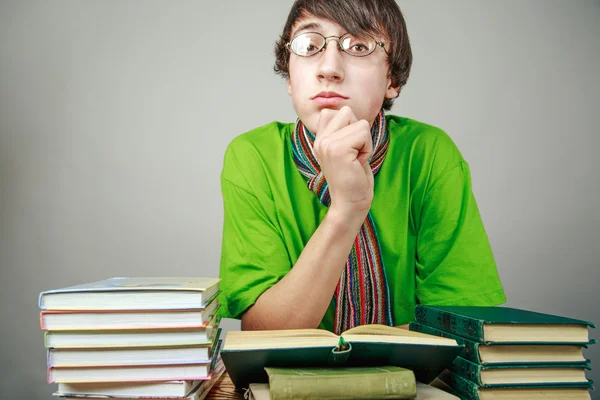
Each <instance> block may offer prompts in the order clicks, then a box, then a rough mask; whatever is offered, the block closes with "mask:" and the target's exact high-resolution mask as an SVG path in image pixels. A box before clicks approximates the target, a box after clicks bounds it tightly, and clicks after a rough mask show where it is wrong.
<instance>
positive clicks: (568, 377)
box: [448, 357, 591, 387]
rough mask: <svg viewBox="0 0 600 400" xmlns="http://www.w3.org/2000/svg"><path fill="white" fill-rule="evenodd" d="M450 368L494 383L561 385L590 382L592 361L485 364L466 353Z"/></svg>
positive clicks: (478, 380) (475, 379)
mask: <svg viewBox="0 0 600 400" xmlns="http://www.w3.org/2000/svg"><path fill="white" fill-rule="evenodd" d="M448 369H449V370H450V371H452V372H453V373H455V374H456V375H459V376H461V377H463V378H466V379H468V380H470V381H471V382H474V383H476V384H478V385H479V386H484V387H486V386H490V385H557V384H569V385H570V384H587V382H588V380H587V378H586V377H585V371H586V370H589V369H591V368H590V366H589V365H588V364H583V365H581V364H573V365H553V364H535V365H530V364H513V365H481V364H475V363H474V362H471V361H469V360H466V359H464V358H462V357H456V358H455V359H454V361H453V362H452V366H451V367H450V368H448Z"/></svg>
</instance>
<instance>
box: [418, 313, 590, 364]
mask: <svg viewBox="0 0 600 400" xmlns="http://www.w3.org/2000/svg"><path fill="white" fill-rule="evenodd" d="M409 329H410V330H411V331H415V332H421V333H426V334H428V335H435V336H441V337H447V338H450V339H454V340H456V342H457V343H458V344H461V345H463V346H465V348H464V349H463V351H462V352H461V353H460V354H459V355H460V356H461V357H463V358H466V359H467V360H469V361H472V362H474V363H477V364H486V365H492V364H519V363H523V364H525V363H526V364H530V365H532V364H553V365H554V364H556V365H560V364H569V365H570V364H585V363H586V362H587V361H588V360H586V359H585V358H583V356H582V359H581V360H580V361H568V362H566V361H538V362H532V361H521V362H519V361H514V360H513V361H504V362H500V361H498V362H485V361H484V359H483V358H482V355H481V352H482V351H485V350H486V348H490V347H495V348H496V349H502V348H510V349H511V350H510V351H512V352H514V351H515V348H518V347H523V348H527V347H530V346H542V347H547V348H548V351H549V352H552V351H553V349H557V348H559V346H577V347H581V348H587V345H590V344H594V343H596V341H595V340H590V341H589V342H588V343H586V344H576V345H573V344H572V343H556V342H552V343H548V342H539V343H537V342H534V343H531V342H526V343H512V342H509V343H506V342H493V343H480V342H477V341H474V340H469V339H466V338H464V337H462V336H459V335H456V334H453V333H449V332H445V331H443V330H441V329H437V328H432V327H431V326H427V325H423V324H422V323H420V322H411V323H410V324H409ZM497 351H503V350H497Z"/></svg>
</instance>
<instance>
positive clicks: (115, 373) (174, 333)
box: [39, 278, 224, 400]
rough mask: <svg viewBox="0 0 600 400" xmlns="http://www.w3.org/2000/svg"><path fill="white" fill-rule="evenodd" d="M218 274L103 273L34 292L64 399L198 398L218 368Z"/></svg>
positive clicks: (51, 370) (51, 373) (52, 375)
mask: <svg viewBox="0 0 600 400" xmlns="http://www.w3.org/2000/svg"><path fill="white" fill-rule="evenodd" d="M218 293H219V280H218V279H217V278H110V279H106V280H102V281H98V282H92V283H86V284H83V285H77V286H71V287H67V288H63V289H58V290H50V291H46V292H42V293H40V296H39V307H40V309H41V310H42V311H41V313H40V325H41V328H42V330H43V331H45V334H44V342H45V347H46V348H47V355H48V357H47V366H48V383H58V390H57V391H56V392H55V393H54V395H55V396H59V397H64V398H106V397H110V398H121V399H140V398H149V397H152V398H161V397H164V398H171V399H194V400H199V399H202V398H204V396H206V394H207V393H208V391H209V390H210V388H211V387H212V385H214V383H215V382H216V380H217V379H218V378H219V377H220V375H221V374H222V373H223V371H224V366H223V363H222V362H221V360H220V356H219V348H220V344H221V340H219V337H220V332H221V330H220V328H219V318H218V308H219V305H218V300H217V298H218Z"/></svg>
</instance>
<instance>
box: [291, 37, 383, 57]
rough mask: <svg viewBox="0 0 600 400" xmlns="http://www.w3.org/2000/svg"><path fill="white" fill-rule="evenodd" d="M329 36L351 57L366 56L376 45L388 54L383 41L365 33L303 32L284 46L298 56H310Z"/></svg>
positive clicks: (319, 48)
mask: <svg viewBox="0 0 600 400" xmlns="http://www.w3.org/2000/svg"><path fill="white" fill-rule="evenodd" d="M331 38H334V39H336V40H337V42H338V47H339V48H340V50H342V51H343V52H344V53H346V54H349V55H351V56H353V57H366V56H368V55H369V54H371V53H372V52H374V51H375V49H376V48H377V47H378V46H379V47H381V48H382V49H383V51H385V54H388V55H389V53H388V52H387V50H386V49H385V43H383V42H378V41H377V40H375V39H374V38H373V37H371V36H370V35H368V34H366V33H365V34H362V35H361V36H355V35H351V34H350V33H345V34H343V35H342V36H327V37H325V36H323V35H321V34H320V33H318V32H304V33H301V34H299V35H297V36H295V37H294V38H293V39H292V40H291V41H290V42H288V43H287V44H286V46H287V48H288V49H290V50H292V51H293V52H294V54H297V55H299V56H300V57H310V56H314V55H315V54H317V53H319V52H321V51H323V50H324V49H325V46H326V45H327V39H331Z"/></svg>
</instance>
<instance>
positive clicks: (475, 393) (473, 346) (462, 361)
mask: <svg viewBox="0 0 600 400" xmlns="http://www.w3.org/2000/svg"><path fill="white" fill-rule="evenodd" d="M415 319H416V322H412V323H411V324H410V330H412V331H417V332H422V333H428V334H431V335H437V336H442V337H447V338H452V339H454V340H456V341H457V343H459V344H462V345H464V346H465V348H464V350H463V351H462V353H461V354H460V355H459V356H458V357H456V359H455V360H454V361H453V363H452V366H451V367H449V368H447V369H446V370H445V371H444V372H443V373H442V374H441V375H440V376H439V380H440V381H442V382H443V383H444V384H446V385H448V387H450V388H451V390H452V391H453V392H455V393H456V394H458V395H460V396H461V397H463V398H465V399H473V400H479V399H481V400H485V399H496V398H502V399H590V393H589V390H590V389H593V387H592V383H593V382H592V381H590V380H588V379H587V378H586V376H585V371H586V370H589V369H590V366H589V362H590V360H587V359H586V358H585V357H584V354H583V349H584V348H586V347H587V346H588V345H590V344H593V343H595V341H594V340H590V338H589V333H588V327H590V326H591V327H594V328H595V326H594V324H592V323H591V322H587V321H581V320H576V319H572V318H566V317H559V316H555V315H549V314H542V313H537V312H532V311H527V310H520V309H514V308H507V307H461V306H425V305H418V306H417V308H416V309H415Z"/></svg>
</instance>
